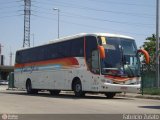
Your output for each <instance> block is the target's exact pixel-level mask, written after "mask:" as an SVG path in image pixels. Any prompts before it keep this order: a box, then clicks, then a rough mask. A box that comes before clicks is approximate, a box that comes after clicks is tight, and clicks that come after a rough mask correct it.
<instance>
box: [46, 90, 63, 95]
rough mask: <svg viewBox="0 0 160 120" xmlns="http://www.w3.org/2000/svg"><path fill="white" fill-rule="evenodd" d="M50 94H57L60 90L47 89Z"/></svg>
mask: <svg viewBox="0 0 160 120" xmlns="http://www.w3.org/2000/svg"><path fill="white" fill-rule="evenodd" d="M49 92H50V94H51V95H59V93H60V92H61V91H60V90H50V91H49Z"/></svg>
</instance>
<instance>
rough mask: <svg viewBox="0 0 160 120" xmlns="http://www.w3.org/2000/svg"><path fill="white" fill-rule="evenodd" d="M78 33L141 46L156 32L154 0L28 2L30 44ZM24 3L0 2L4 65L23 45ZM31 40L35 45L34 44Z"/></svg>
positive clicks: (8, 0) (0, 31) (0, 37)
mask: <svg viewBox="0 0 160 120" xmlns="http://www.w3.org/2000/svg"><path fill="white" fill-rule="evenodd" d="M54 8H58V9H59V10H60V12H59V14H60V21H59V23H60V37H65V36H69V35H74V34H78V33H99V32H103V33H114V34H122V35H127V36H131V37H133V38H135V41H136V44H137V46H138V47H140V46H141V45H142V44H143V42H144V41H145V39H146V38H147V37H149V36H151V35H152V34H153V33H156V28H155V27H156V0H31V21H30V22H31V23H30V33H31V36H30V44H31V46H33V45H34V46H37V45H41V44H44V43H48V42H49V41H50V40H54V39H56V38H57V34H58V33H57V31H58V30H57V25H58V21H57V18H58V11H56V10H53V9H54ZM23 15H24V1H23V0H0V44H1V45H2V46H3V47H2V54H3V55H4V56H5V65H9V64H10V53H11V52H12V53H13V59H12V64H14V60H15V58H14V57H15V52H16V50H18V49H21V48H22V46H23V36H24V16H23ZM33 41H34V42H33Z"/></svg>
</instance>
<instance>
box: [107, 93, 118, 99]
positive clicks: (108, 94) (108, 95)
mask: <svg viewBox="0 0 160 120" xmlns="http://www.w3.org/2000/svg"><path fill="white" fill-rule="evenodd" d="M115 95H116V93H114V92H107V93H105V96H106V97H107V99H112V98H113V97H114V96H115Z"/></svg>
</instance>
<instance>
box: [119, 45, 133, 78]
mask: <svg viewBox="0 0 160 120" xmlns="http://www.w3.org/2000/svg"><path fill="white" fill-rule="evenodd" d="M121 51H122V66H123V70H124V72H125V73H126V74H127V75H128V76H129V77H134V72H133V70H132V68H131V67H130V66H129V65H128V64H126V61H125V60H126V59H125V56H124V51H123V47H122V46H121ZM125 65H126V66H127V67H126V68H128V69H129V71H130V73H131V75H130V74H129V73H128V71H127V69H126V68H125Z"/></svg>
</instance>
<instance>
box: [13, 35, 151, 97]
mask: <svg viewBox="0 0 160 120" xmlns="http://www.w3.org/2000/svg"><path fill="white" fill-rule="evenodd" d="M139 52H141V53H143V54H144V56H145V58H146V62H147V63H149V55H148V53H147V52H146V51H145V50H137V46H136V44H135V40H134V39H133V38H132V37H128V36H123V35H115V34H108V33H93V34H87V33H82V34H77V35H74V36H69V37H65V38H60V39H58V40H54V41H52V42H50V43H48V44H44V45H41V46H37V47H31V48H26V49H21V50H18V51H17V52H16V61H15V70H14V75H15V81H14V82H15V87H17V88H20V89H26V90H27V93H28V94H33V93H38V91H40V90H48V91H50V93H51V94H53V95H58V94H59V93H60V91H61V90H67V91H68V90H73V91H74V93H75V95H76V96H78V97H80V96H84V95H85V93H87V92H95V93H104V94H105V95H106V96H107V98H113V97H114V96H115V94H116V93H119V92H133V93H137V92H139V91H140V87H141V84H140V83H141V74H140V60H139V55H138V53H139Z"/></svg>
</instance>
